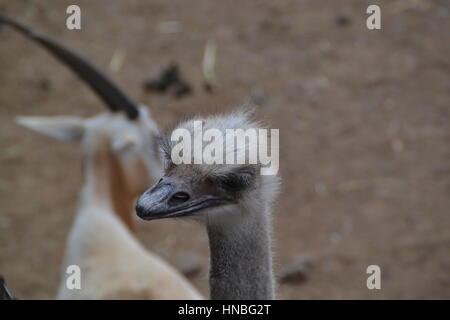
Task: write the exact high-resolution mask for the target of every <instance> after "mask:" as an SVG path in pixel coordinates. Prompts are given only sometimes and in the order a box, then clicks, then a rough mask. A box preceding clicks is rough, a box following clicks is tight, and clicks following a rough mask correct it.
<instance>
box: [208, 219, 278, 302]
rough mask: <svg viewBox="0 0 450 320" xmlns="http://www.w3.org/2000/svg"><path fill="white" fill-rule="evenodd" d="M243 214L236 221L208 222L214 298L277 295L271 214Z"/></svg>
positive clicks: (210, 277) (254, 297)
mask: <svg viewBox="0 0 450 320" xmlns="http://www.w3.org/2000/svg"><path fill="white" fill-rule="evenodd" d="M242 216H243V217H245V218H242V219H239V221H235V222H236V223H230V224H225V225H224V224H214V223H208V236H209V246H210V252H211V258H210V259H211V261H210V275H209V283H210V294H211V299H213V300H219V299H220V300H222V299H224V300H229V299H239V300H249V299H260V300H261V299H274V288H273V287H274V284H273V282H274V280H273V273H272V255H271V241H270V232H271V230H270V217H269V216H268V214H265V213H258V214H257V215H256V214H255V215H252V214H249V213H245V214H243V215H242Z"/></svg>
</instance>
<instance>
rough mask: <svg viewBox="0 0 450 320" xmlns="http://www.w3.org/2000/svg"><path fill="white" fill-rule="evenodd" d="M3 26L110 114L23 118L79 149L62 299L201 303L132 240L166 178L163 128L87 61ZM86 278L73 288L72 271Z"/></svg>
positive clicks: (1, 19) (33, 33) (162, 263)
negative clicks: (80, 178)
mask: <svg viewBox="0 0 450 320" xmlns="http://www.w3.org/2000/svg"><path fill="white" fill-rule="evenodd" d="M0 23H5V24H7V25H9V26H11V27H13V28H14V29H16V30H18V31H20V32H21V33H23V34H24V35H25V36H26V37H28V38H30V39H32V40H34V41H36V42H38V43H39V44H40V45H42V46H43V47H45V48H46V49H47V50H49V52H51V53H52V54H53V55H55V56H56V57H57V58H58V59H59V60H61V61H62V62H63V63H64V64H66V65H67V66H68V67H69V68H70V69H71V70H72V71H73V72H75V73H76V74H77V75H78V76H79V77H80V78H81V79H82V80H83V81H84V82H86V83H87V84H88V85H89V86H90V87H91V88H92V89H93V90H94V91H95V92H96V93H97V94H98V95H99V97H100V98H101V99H102V100H103V101H104V102H105V104H106V105H107V106H108V108H109V110H110V112H106V113H102V114H99V115H96V116H94V117H91V118H87V119H83V118H79V117H74V116H56V117H18V118H17V122H18V123H19V124H20V125H23V126H25V127H27V128H29V129H31V130H34V131H37V132H39V133H42V134H44V135H47V136H50V137H53V138H56V139H59V140H64V141H80V142H81V150H82V154H83V175H84V183H83V187H82V190H81V193H80V197H79V208H78V212H77V214H76V217H75V221H74V223H73V225H72V229H71V231H70V234H69V236H68V239H67V243H66V249H65V257H64V262H63V266H62V272H61V273H62V276H61V281H60V285H59V289H58V293H57V298H58V299H201V298H202V296H201V295H200V293H199V292H198V291H197V290H196V289H195V288H194V287H193V286H192V285H191V284H190V283H189V282H188V281H187V280H186V279H185V278H184V277H183V276H182V275H181V274H180V273H179V272H178V271H176V270H175V269H174V268H173V267H172V266H170V265H169V264H168V263H167V262H165V261H164V260H162V259H161V258H160V257H158V256H157V255H155V254H153V253H151V252H149V251H147V250H146V249H145V248H144V247H143V246H142V245H141V244H140V243H139V241H138V240H137V239H136V238H135V236H134V235H133V232H132V231H133V216H134V202H135V198H136V197H137V196H138V195H139V194H141V193H142V192H143V191H144V190H145V189H146V187H147V186H148V185H150V184H151V183H152V182H154V181H157V179H159V177H160V176H161V175H162V169H161V160H160V157H159V153H158V150H157V144H156V139H157V138H158V135H159V134H158V126H157V124H156V123H155V121H154V120H153V119H152V117H151V114H150V112H149V111H148V109H146V108H145V107H144V106H138V105H137V104H135V103H134V102H133V101H132V100H131V99H130V98H129V97H128V96H127V95H126V94H125V93H124V92H123V91H121V90H120V89H119V88H118V87H117V86H116V85H115V84H114V83H113V82H112V81H111V80H110V79H108V78H107V77H106V76H105V75H104V74H102V73H101V72H100V71H99V70H98V69H97V68H96V67H95V66H94V65H92V64H91V63H89V62H88V61H87V60H86V59H84V58H83V57H81V56H80V55H79V54H77V53H75V52H74V51H73V50H71V49H69V48H67V47H66V46H64V45H63V44H61V43H59V42H57V41H56V40H53V39H52V38H50V37H48V36H46V35H43V34H40V33H38V32H36V31H35V30H33V29H30V28H29V27H27V26H25V25H23V24H21V23H19V22H18V21H16V20H14V19H12V18H10V17H6V16H4V15H1V14H0ZM72 265H76V266H78V267H79V268H80V271H81V279H80V280H81V281H80V284H81V288H80V289H79V290H77V289H73V290H71V289H69V288H68V287H67V280H68V279H69V278H68V275H67V274H66V270H67V267H69V266H72Z"/></svg>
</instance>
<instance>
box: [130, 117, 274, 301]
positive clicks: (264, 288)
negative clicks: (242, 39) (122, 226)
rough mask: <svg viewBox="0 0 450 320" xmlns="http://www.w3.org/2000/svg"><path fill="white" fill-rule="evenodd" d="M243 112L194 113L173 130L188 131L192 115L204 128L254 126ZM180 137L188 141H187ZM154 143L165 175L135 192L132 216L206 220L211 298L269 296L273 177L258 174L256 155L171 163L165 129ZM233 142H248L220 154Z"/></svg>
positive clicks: (171, 145) (271, 293) (245, 146)
mask: <svg viewBox="0 0 450 320" xmlns="http://www.w3.org/2000/svg"><path fill="white" fill-rule="evenodd" d="M249 116H250V115H249V112H245V111H237V112H234V113H231V114H228V115H222V116H209V117H206V118H195V119H193V120H189V121H186V122H183V123H181V124H179V125H178V126H176V128H175V130H176V129H178V128H184V129H187V130H189V131H190V132H191V136H192V134H193V133H194V131H195V130H194V121H202V124H203V128H204V129H205V130H207V129H210V128H214V129H218V130H219V131H220V132H222V133H225V131H226V129H238V128H239V129H244V130H246V129H248V128H260V126H259V125H258V124H257V123H254V122H252V121H251V120H250V117H249ZM175 130H174V131H175ZM178 143H184V140H183V142H178ZM186 143H189V146H187V147H190V142H186ZM211 143H216V141H213V142H211ZM160 144H161V149H162V152H163V154H164V155H165V158H166V159H165V175H164V177H163V178H162V179H160V181H159V182H158V183H157V184H155V185H153V186H152V187H151V188H150V189H148V190H147V191H146V192H145V193H144V194H143V195H141V196H140V197H139V198H138V201H137V203H136V212H137V214H138V216H139V217H141V218H142V219H145V220H152V219H161V218H172V217H192V218H195V219H196V220H199V221H200V222H202V223H204V224H205V225H206V229H207V234H208V238H209V247H210V274H209V283H210V297H211V299H274V297H275V294H274V277H273V272H272V256H271V205H272V202H273V201H274V199H275V197H276V195H277V194H278V187H279V182H280V179H279V177H278V176H277V175H260V173H259V170H260V168H261V163H260V161H259V160H258V163H256V164H243V165H227V164H212V165H207V164H179V165H176V164H174V162H172V161H173V159H172V157H171V155H172V150H173V148H174V145H175V143H174V142H173V141H171V140H170V139H169V135H168V136H166V137H163V138H162V139H161V143H160ZM219 148H220V147H219ZM239 148H243V149H244V150H245V149H247V150H248V149H250V146H249V144H242V145H238V146H237V148H231V149H230V148H228V147H227V146H225V149H224V154H227V153H232V154H233V155H234V154H235V153H237V150H238V149H239ZM246 163H247V161H246Z"/></svg>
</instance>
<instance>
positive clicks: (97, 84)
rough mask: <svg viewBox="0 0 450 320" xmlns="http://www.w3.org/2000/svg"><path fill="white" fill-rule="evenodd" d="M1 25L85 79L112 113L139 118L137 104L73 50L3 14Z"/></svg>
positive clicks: (1, 15)
mask: <svg viewBox="0 0 450 320" xmlns="http://www.w3.org/2000/svg"><path fill="white" fill-rule="evenodd" d="M0 23H5V24H7V25H10V26H11V27H13V28H14V29H16V30H19V31H20V32H21V33H23V34H24V35H25V36H26V37H28V38H30V39H32V40H34V41H36V42H38V43H40V44H41V45H42V46H43V47H45V48H46V49H48V50H49V51H50V52H51V53H52V54H53V55H54V56H56V57H57V58H58V59H59V60H61V61H62V62H63V63H64V64H66V65H67V66H68V67H69V68H70V69H72V71H74V72H75V73H76V74H77V75H78V76H79V77H80V78H81V79H83V80H84V81H85V82H86V83H87V84H88V85H89V86H90V87H91V88H92V89H93V90H94V91H95V92H96V93H97V94H98V95H99V97H100V98H101V99H102V100H103V101H104V102H105V103H106V105H107V106H109V109H111V111H118V110H123V111H125V112H126V114H127V116H128V118H129V119H131V120H134V119H137V118H138V116H139V110H138V108H137V106H136V104H135V103H134V102H133V101H132V100H131V99H130V98H129V97H128V96H127V95H126V94H125V93H124V92H123V91H122V90H120V89H119V88H118V87H117V86H116V85H115V84H114V83H113V82H112V81H111V80H110V79H109V78H108V77H107V76H106V75H104V74H103V73H102V72H100V70H98V69H97V67H95V66H94V65H93V64H91V63H89V62H88V61H87V60H86V59H84V58H82V57H81V56H80V55H78V54H77V53H75V52H74V51H73V50H71V49H69V48H67V47H66V46H64V45H63V44H61V43H59V42H58V41H56V40H54V39H52V38H50V37H48V36H46V35H43V34H40V33H38V32H36V31H35V30H33V29H31V28H28V27H27V26H25V25H23V24H22V23H20V22H18V21H16V20H14V19H12V18H10V17H7V16H5V15H3V14H1V13H0Z"/></svg>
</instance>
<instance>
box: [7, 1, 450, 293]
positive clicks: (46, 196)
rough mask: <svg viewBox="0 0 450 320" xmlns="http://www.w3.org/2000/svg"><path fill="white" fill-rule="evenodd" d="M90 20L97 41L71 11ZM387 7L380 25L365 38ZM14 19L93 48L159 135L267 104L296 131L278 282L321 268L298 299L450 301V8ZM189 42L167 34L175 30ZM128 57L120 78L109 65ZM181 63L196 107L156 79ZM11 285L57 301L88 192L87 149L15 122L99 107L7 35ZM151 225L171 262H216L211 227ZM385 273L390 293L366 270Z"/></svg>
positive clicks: (242, 6)
mask: <svg viewBox="0 0 450 320" xmlns="http://www.w3.org/2000/svg"><path fill="white" fill-rule="evenodd" d="M73 3H76V4H78V5H80V7H81V10H82V30H80V31H69V30H67V29H66V27H65V19H66V17H67V15H66V13H65V10H66V7H67V6H68V5H69V4H73ZM369 4H379V5H380V7H381V10H382V29H381V30H379V31H370V30H368V29H367V28H366V24H365V23H366V17H367V14H366V8H367V6H368V5H369ZM0 12H4V13H7V14H9V15H11V16H13V17H15V18H17V19H19V20H21V21H23V22H25V23H26V24H28V25H30V26H33V27H36V28H37V29H39V30H41V31H43V32H45V33H47V34H49V35H52V36H54V37H56V38H58V39H60V40H62V41H63V42H65V43H66V44H68V45H70V46H71V47H73V48H76V49H77V51H79V52H83V54H85V55H86V56H87V57H89V58H91V59H92V61H93V62H94V63H96V64H97V65H99V66H100V67H101V69H103V70H105V71H107V72H108V74H110V75H111V76H112V78H113V79H114V80H116V81H117V83H118V84H119V85H120V86H121V87H123V88H124V89H125V91H127V92H128V93H129V94H130V95H131V96H132V97H133V98H135V99H136V100H138V101H140V102H141V103H144V104H146V105H148V106H149V107H150V108H151V110H152V112H153V115H154V116H155V118H156V119H157V121H158V122H159V123H160V125H161V126H163V127H164V126H165V125H166V124H168V123H170V122H172V121H173V120H175V119H177V118H179V117H180V116H181V115H183V114H186V115H193V114H195V113H197V112H199V111H201V112H203V113H205V112H206V113H213V112H216V111H217V110H231V109H233V108H234V107H235V106H238V105H242V104H243V103H245V102H247V101H248V100H249V99H251V100H252V101H253V102H254V103H256V104H258V105H260V107H259V109H258V111H257V117H258V118H260V119H263V120H265V121H266V122H267V123H269V124H270V126H271V127H272V128H279V129H280V143H281V146H280V149H281V154H280V166H281V176H282V178H283V187H282V194H281V196H280V198H279V200H278V202H277V205H276V207H275V208H274V238H275V246H274V251H275V266H276V270H277V272H278V271H279V270H281V269H283V268H284V267H286V266H289V265H290V264H291V263H292V262H293V261H295V259H297V258H298V257H299V256H303V257H306V256H307V257H309V258H308V259H310V262H311V269H310V271H309V272H308V273H307V275H306V280H305V281H303V282H300V283H287V284H282V285H280V286H279V290H278V292H279V293H278V297H279V298H282V299H411V298H418V299H431V298H439V299H449V298H450V161H449V159H450V158H449V156H450V139H449V120H450V117H449V115H450V109H449V108H450V77H449V74H450V59H449V57H450V5H449V3H448V1H445V0H442V1H431V0H429V1H428V0H422V1H419V0H417V1H408V0H391V1H387V0H386V1H375V0H373V1H361V0H358V1H350V0H345V1H344V0H343V1H336V0H333V1H313V0H296V1H287V0H286V1H273V0H260V1H214V2H213V1H208V0H201V1H190V2H189V4H187V2H186V1H184V0H173V1H164V0H154V1H138V0H129V1H110V0H108V1H106V0H100V1H85V0H83V1H82V0H77V1H66V0H64V1H34V0H33V1H31V0H30V1H6V0H0ZM173 20H175V21H179V23H180V27H181V30H180V32H178V33H162V32H161V31H160V29H159V28H158V26H159V25H160V23H162V22H165V21H173ZM208 39H215V40H216V41H217V43H218V56H217V77H218V87H217V90H215V92H214V93H213V94H209V93H207V92H205V91H204V90H203V89H202V81H203V80H202V72H201V61H202V56H203V50H204V46H205V43H206V41H207V40H208ZM114 53H116V54H117V53H119V54H123V56H124V60H123V65H122V66H121V68H120V69H119V70H118V71H117V72H112V71H111V70H109V69H108V68H109V67H108V66H109V63H110V61H111V58H112V56H113V55H114ZM171 61H176V62H177V63H178V64H179V66H180V69H181V72H182V73H183V76H184V77H185V78H186V80H187V81H189V83H190V84H191V85H192V86H193V88H194V92H193V94H191V95H189V96H186V97H184V98H181V99H176V98H174V97H171V96H170V95H157V94H151V93H148V92H145V91H144V90H143V89H142V85H143V82H144V81H145V80H146V79H148V77H149V76H151V75H152V74H153V73H154V72H155V71H157V70H159V69H160V68H161V67H163V66H165V65H167V64H169V63H170V62H171ZM0 105H1V107H0V134H1V135H0V204H1V207H0V273H1V274H3V275H4V276H5V277H6V279H7V281H8V284H9V288H10V289H11V291H12V292H14V294H15V295H16V296H17V297H19V298H22V299H48V298H53V297H54V295H55V293H56V288H57V284H58V281H59V271H60V265H61V260H62V255H63V250H64V244H65V238H66V236H67V234H68V231H69V228H70V227H71V223H72V221H73V218H74V214H75V210H76V206H77V197H78V191H79V188H80V186H81V165H80V164H81V159H80V152H79V146H78V145H77V144H76V143H74V144H71V143H63V142H55V141H52V140H51V139H49V138H46V137H43V136H40V135H38V134H35V133H33V132H30V131H27V130H25V129H23V128H20V127H18V126H17V125H16V124H15V123H14V117H16V116H17V115H63V114H70V115H82V116H91V115H94V114H96V113H99V112H103V111H104V107H103V105H102V103H101V102H100V100H99V99H98V98H97V97H96V96H95V95H94V94H93V93H92V92H91V91H90V90H89V89H88V88H87V87H86V86H85V85H84V84H82V83H81V82H80V81H79V80H78V79H77V78H76V77H75V76H74V75H73V74H72V73H71V72H69V71H68V70H67V69H66V68H65V67H63V66H62V65H61V64H60V63H59V62H57V61H56V60H55V59H54V58H53V57H51V56H50V55H49V54H48V53H47V52H45V51H44V50H43V49H42V48H40V47H39V46H37V45H36V44H33V43H31V42H30V41H28V40H25V38H24V37H23V36H21V35H19V34H17V33H16V32H13V31H11V30H10V29H9V28H5V27H3V28H0ZM138 223H139V230H138V231H139V232H138V235H139V238H140V239H141V240H142V241H143V243H144V244H145V245H146V247H148V248H149V249H150V250H153V251H155V252H156V253H158V254H160V255H161V256H162V257H164V258H165V259H167V260H168V261H171V262H173V261H174V259H175V257H176V256H177V255H179V254H180V253H182V252H194V253H197V254H199V255H200V257H201V262H202V269H201V272H200V273H199V274H197V275H196V276H195V277H192V278H191V280H192V281H193V282H194V284H195V285H196V286H197V287H198V288H199V289H200V290H201V291H202V292H203V293H205V294H207V291H208V283H207V265H208V248H207V237H206V233H205V231H204V230H203V228H202V227H201V226H200V225H197V224H196V223H190V222H180V221H164V220H162V221H155V222H152V223H145V222H142V223H141V222H140V221H139V222H138ZM371 264H376V265H379V266H380V267H381V271H382V279H381V285H382V288H381V290H368V289H367V287H366V279H367V276H368V275H367V274H366V268H367V266H368V265H371Z"/></svg>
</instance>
